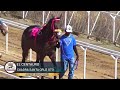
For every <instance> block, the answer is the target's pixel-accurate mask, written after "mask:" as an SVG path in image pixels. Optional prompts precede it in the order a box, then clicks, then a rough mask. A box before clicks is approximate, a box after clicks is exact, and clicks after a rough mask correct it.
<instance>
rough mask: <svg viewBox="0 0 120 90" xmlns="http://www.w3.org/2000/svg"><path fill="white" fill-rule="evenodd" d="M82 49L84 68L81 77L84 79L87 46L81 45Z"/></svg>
mask: <svg viewBox="0 0 120 90" xmlns="http://www.w3.org/2000/svg"><path fill="white" fill-rule="evenodd" d="M80 47H81V48H82V50H84V69H83V79H86V51H87V48H86V47H85V48H84V47H82V46H80Z"/></svg>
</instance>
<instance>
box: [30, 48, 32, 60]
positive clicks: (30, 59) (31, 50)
mask: <svg viewBox="0 0 120 90" xmlns="http://www.w3.org/2000/svg"><path fill="white" fill-rule="evenodd" d="M31 61H32V49H30V62H31Z"/></svg>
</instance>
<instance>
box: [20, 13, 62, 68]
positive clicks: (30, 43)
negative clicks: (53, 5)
mask: <svg viewBox="0 0 120 90" xmlns="http://www.w3.org/2000/svg"><path fill="white" fill-rule="evenodd" d="M60 19H61V15H60V16H59V17H52V18H51V19H50V20H49V21H48V23H47V24H44V25H43V26H41V27H40V26H39V25H31V26H29V27H27V28H26V29H25V30H24V32H23V34H22V40H21V41H22V42H21V47H22V62H23V63H24V62H25V61H26V59H27V57H28V53H29V50H30V49H32V50H33V51H35V52H36V62H37V63H39V62H40V63H41V66H42V67H44V65H43V61H44V58H45V56H48V57H49V58H50V59H51V61H52V63H53V65H54V67H56V65H57V64H56V61H55V60H56V54H55V53H56V46H57V43H58V40H59V39H58V35H57V33H58V32H55V30H56V29H58V27H57V26H56V23H57V22H59V21H60Z"/></svg>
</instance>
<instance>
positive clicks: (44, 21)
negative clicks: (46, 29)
mask: <svg viewBox="0 0 120 90" xmlns="http://www.w3.org/2000/svg"><path fill="white" fill-rule="evenodd" d="M42 23H43V24H44V23H45V11H43V21H42Z"/></svg>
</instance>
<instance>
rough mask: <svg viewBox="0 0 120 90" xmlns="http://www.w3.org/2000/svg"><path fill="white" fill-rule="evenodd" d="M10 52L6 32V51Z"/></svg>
mask: <svg viewBox="0 0 120 90" xmlns="http://www.w3.org/2000/svg"><path fill="white" fill-rule="evenodd" d="M7 52H8V33H7V34H6V53H7Z"/></svg>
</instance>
